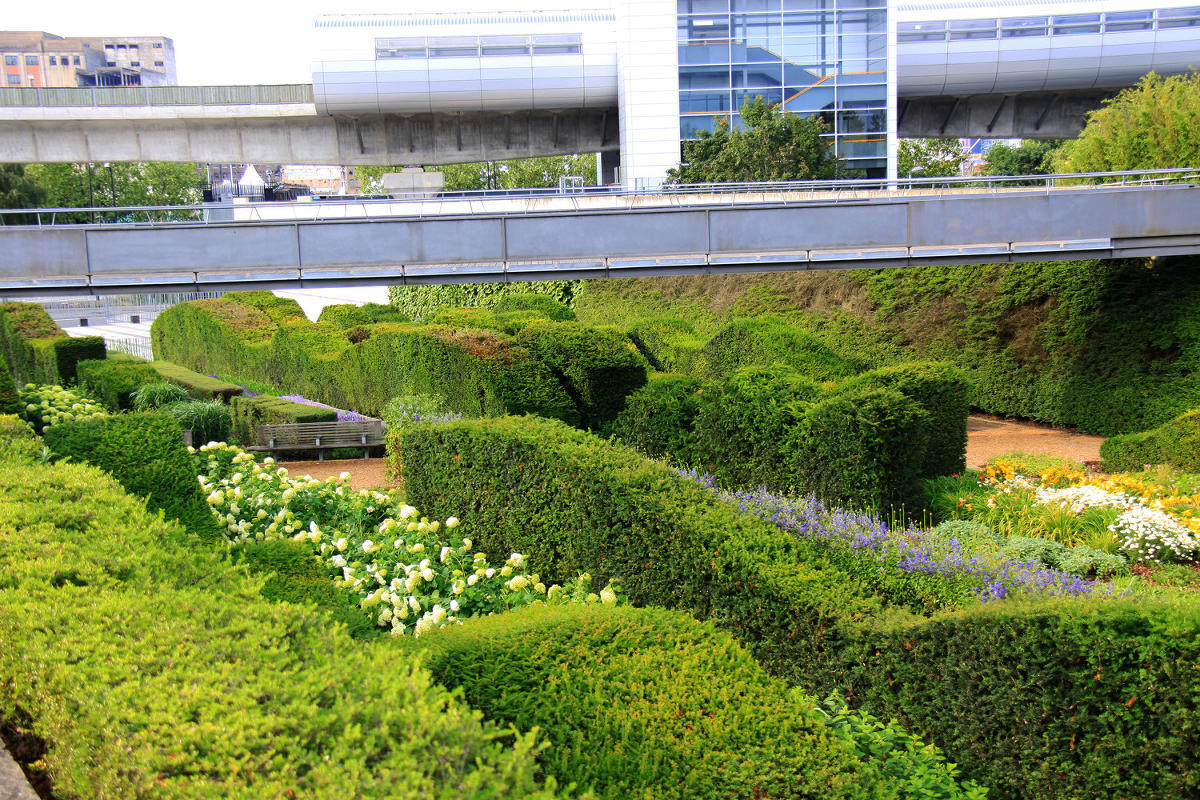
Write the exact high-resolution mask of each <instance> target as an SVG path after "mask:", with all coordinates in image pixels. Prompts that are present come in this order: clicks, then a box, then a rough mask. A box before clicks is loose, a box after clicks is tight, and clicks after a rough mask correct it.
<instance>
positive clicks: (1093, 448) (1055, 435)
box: [284, 415, 1104, 489]
mask: <svg viewBox="0 0 1200 800" xmlns="http://www.w3.org/2000/svg"><path fill="white" fill-rule="evenodd" d="M1103 441H1104V437H1103V436H1088V435H1086V434H1082V433H1075V432H1073V431H1067V430H1061V429H1059V428H1051V427H1050V426H1049V425H1041V424H1038V423H1036V422H1013V421H1011V420H1006V419H999V418H997V417H987V416H982V415H972V416H971V417H969V418H968V419H967V466H968V467H970V468H971V469H979V468H980V467H982V466H983V465H984V464H985V463H987V461H988V459H990V458H995V457H996V456H998V455H1001V454H1003V453H1010V452H1012V451H1014V450H1021V451H1023V452H1026V453H1052V454H1054V455H1058V456H1067V457H1068V458H1073V459H1076V460H1077V461H1099V460H1100V443H1101V442H1103ZM284 466H286V467H287V468H288V472H290V473H291V474H292V475H312V476H313V477H314V478H328V477H331V476H333V475H338V474H340V473H342V472H349V473H350V485H351V486H353V487H354V488H355V489H394V488H396V484H395V483H394V482H392V481H390V480H388V479H387V476H386V475H385V474H384V465H383V459H382V458H368V459H365V460H364V459H361V458H351V459H344V460H339V461H325V462H324V463H320V462H317V461H288V462H284Z"/></svg>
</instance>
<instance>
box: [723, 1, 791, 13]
mask: <svg viewBox="0 0 1200 800" xmlns="http://www.w3.org/2000/svg"><path fill="white" fill-rule="evenodd" d="M780 7H781V4H780V0H732V1H731V2H730V10H731V11H733V13H735V14H736V13H739V12H750V13H762V12H770V11H775V12H778V11H779V9H780Z"/></svg>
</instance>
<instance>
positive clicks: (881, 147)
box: [837, 138, 887, 166]
mask: <svg viewBox="0 0 1200 800" xmlns="http://www.w3.org/2000/svg"><path fill="white" fill-rule="evenodd" d="M837 150H838V153H839V155H841V157H842V158H879V157H880V156H881V155H886V154H887V142H886V141H878V140H875V141H866V142H862V141H857V140H854V139H842V138H839V139H838V143H837ZM854 166H859V165H857V164H855V165H854Z"/></svg>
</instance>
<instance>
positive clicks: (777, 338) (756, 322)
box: [704, 315, 860, 381]
mask: <svg viewBox="0 0 1200 800" xmlns="http://www.w3.org/2000/svg"><path fill="white" fill-rule="evenodd" d="M704 359H705V368H706V370H707V374H708V375H710V376H712V377H715V378H722V377H727V376H729V375H732V374H733V373H734V372H736V371H737V370H739V369H741V368H743V367H748V366H769V365H771V364H777V363H778V364H786V365H787V366H789V367H794V368H795V369H796V371H797V372H799V373H800V374H801V375H803V376H804V377H806V378H808V379H809V380H812V381H830V380H837V379H839V378H845V377H847V376H849V375H853V374H854V373H856V372H858V371H859V369H860V367H858V365H855V364H852V363H851V362H849V361H847V360H846V359H844V358H841V357H840V356H837V355H835V354H834V352H833V351H832V350H830V349H829V348H828V347H826V346H825V345H824V344H822V343H821V342H820V341H818V340H817V339H816V338H814V337H813V336H811V335H809V334H807V333H805V332H804V331H801V330H799V329H798V328H796V327H794V326H792V325H789V324H788V323H787V322H785V321H784V320H782V319H779V318H778V317H774V316H771V315H763V316H759V317H753V318H749V319H738V320H734V321H733V322H730V323H729V324H728V325H726V326H725V327H724V328H722V329H721V330H720V331H718V332H717V334H716V335H715V336H713V337H712V339H710V340H709V342H708V344H706V345H704Z"/></svg>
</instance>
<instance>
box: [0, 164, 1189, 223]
mask: <svg viewBox="0 0 1200 800" xmlns="http://www.w3.org/2000/svg"><path fill="white" fill-rule="evenodd" d="M1193 184H1196V185H1200V169H1195V168H1178V169H1150V170H1127V171H1122V172H1086V173H1071V174H1058V175H1016V176H982V177H981V176H967V177H946V178H928V177H914V178H902V179H898V180H894V181H888V180H881V179H853V180H831V181H776V182H757V183H709V184H682V185H662V186H656V187H653V188H651V187H645V188H639V189H634V190H627V189H623V188H621V187H619V186H614V187H585V190H584V191H583V192H573V191H572V192H562V191H560V190H559V189H558V188H546V189H521V190H503V191H490V190H475V191H468V192H443V193H440V194H438V195H437V196H435V197H431V198H404V199H393V198H390V197H352V198H338V199H328V200H320V201H300V202H246V203H234V204H230V203H210V204H205V205H192V206H121V207H99V208H34V209H0V227H3V226H23V227H64V226H75V225H80V224H90V225H122V226H129V227H145V226H160V225H178V224H221V225H226V224H239V223H243V224H245V223H249V224H253V223H267V222H274V223H286V222H309V221H314V222H319V221H335V220H355V219H364V218H371V219H409V218H414V219H420V218H423V217H428V216H473V215H488V214H493V215H506V216H511V215H513V214H545V213H562V212H572V211H584V210H588V211H595V212H606V211H609V212H611V211H621V210H623V209H624V208H626V207H632V206H634V205H636V206H637V207H638V208H650V207H666V208H671V207H689V208H706V207H707V208H722V207H730V206H737V205H763V204H770V205H773V206H777V205H795V204H803V203H831V204H836V203H843V202H864V201H882V202H887V201H889V200H891V201H894V200H896V199H900V198H907V199H918V200H919V199H928V198H938V197H946V196H952V195H960V196H968V195H977V194H981V193H982V194H986V193H996V192H1005V191H1009V192H1013V191H1020V192H1023V193H1048V192H1052V191H1109V190H1112V189H1114V188H1117V189H1119V188H1122V187H1131V186H1136V187H1144V188H1154V187H1167V186H1179V185H1193ZM604 199H613V200H615V201H616V202H615V203H614V204H611V205H608V206H605V205H599V204H597V201H603V200H604ZM505 200H507V201H513V202H512V204H511V206H512V207H503V208H502V207H500V205H501V204H500V203H499V202H497V201H505ZM521 200H525V201H529V202H526V203H524V204H520V203H519V202H517V201H521ZM542 200H545V201H558V202H556V203H553V204H551V203H538V202H533V201H542ZM289 214H290V215H289Z"/></svg>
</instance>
